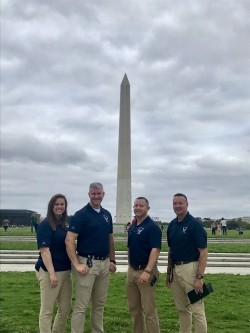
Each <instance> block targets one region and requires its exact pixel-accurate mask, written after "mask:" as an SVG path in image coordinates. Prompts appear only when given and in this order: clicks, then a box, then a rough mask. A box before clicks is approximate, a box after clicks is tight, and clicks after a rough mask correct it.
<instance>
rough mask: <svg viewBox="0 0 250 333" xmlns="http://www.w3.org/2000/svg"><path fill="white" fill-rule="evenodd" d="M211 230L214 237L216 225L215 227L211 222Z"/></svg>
mask: <svg viewBox="0 0 250 333" xmlns="http://www.w3.org/2000/svg"><path fill="white" fill-rule="evenodd" d="M211 230H212V235H216V225H215V222H212V224H211Z"/></svg>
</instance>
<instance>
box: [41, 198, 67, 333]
mask: <svg viewBox="0 0 250 333" xmlns="http://www.w3.org/2000/svg"><path fill="white" fill-rule="evenodd" d="M66 219H67V200H66V198H65V196H64V195H62V194H56V195H54V196H53V197H52V198H51V199H50V201H49V204H48V211H47V216H46V218H45V220H43V221H42V222H41V223H40V224H39V225H38V229H37V245H38V249H39V251H40V252H39V258H38V260H37V263H36V265H35V269H36V276H37V279H38V281H39V284H40V297H41V308H40V315H39V328H40V333H51V332H52V333H63V332H65V328H66V323H67V317H68V314H69V312H70V310H71V298H72V281H71V274H70V269H71V262H70V259H69V257H68V254H67V252H66V246H65V238H66V234H67V228H66ZM56 301H57V305H58V311H57V314H56V317H55V320H54V324H53V328H52V331H51V323H52V316H53V308H54V304H55V302H56Z"/></svg>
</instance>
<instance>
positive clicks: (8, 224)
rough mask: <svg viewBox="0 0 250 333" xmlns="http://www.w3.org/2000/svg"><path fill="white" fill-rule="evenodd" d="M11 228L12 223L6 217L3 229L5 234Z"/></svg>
mask: <svg viewBox="0 0 250 333" xmlns="http://www.w3.org/2000/svg"><path fill="white" fill-rule="evenodd" d="M9 226H10V221H9V220H8V219H7V217H6V216H5V218H4V220H3V228H4V232H7V229H8V228H9Z"/></svg>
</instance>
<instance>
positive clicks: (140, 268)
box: [130, 265, 147, 271]
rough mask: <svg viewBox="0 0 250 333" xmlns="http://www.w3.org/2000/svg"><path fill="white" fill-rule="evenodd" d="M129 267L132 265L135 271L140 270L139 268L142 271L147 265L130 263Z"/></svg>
mask: <svg viewBox="0 0 250 333" xmlns="http://www.w3.org/2000/svg"><path fill="white" fill-rule="evenodd" d="M130 267H132V268H133V269H134V270H136V271H140V270H141V271H143V270H144V269H145V268H146V267H147V265H139V266H133V265H130Z"/></svg>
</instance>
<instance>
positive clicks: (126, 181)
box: [116, 74, 132, 224]
mask: <svg viewBox="0 0 250 333" xmlns="http://www.w3.org/2000/svg"><path fill="white" fill-rule="evenodd" d="M131 211H132V205H131V130H130V84H129V81H128V78H127V75H126V74H125V75H124V78H123V80H122V83H121V92H120V121H119V144H118V171H117V194H116V222H117V223H123V224H127V223H128V222H131Z"/></svg>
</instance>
